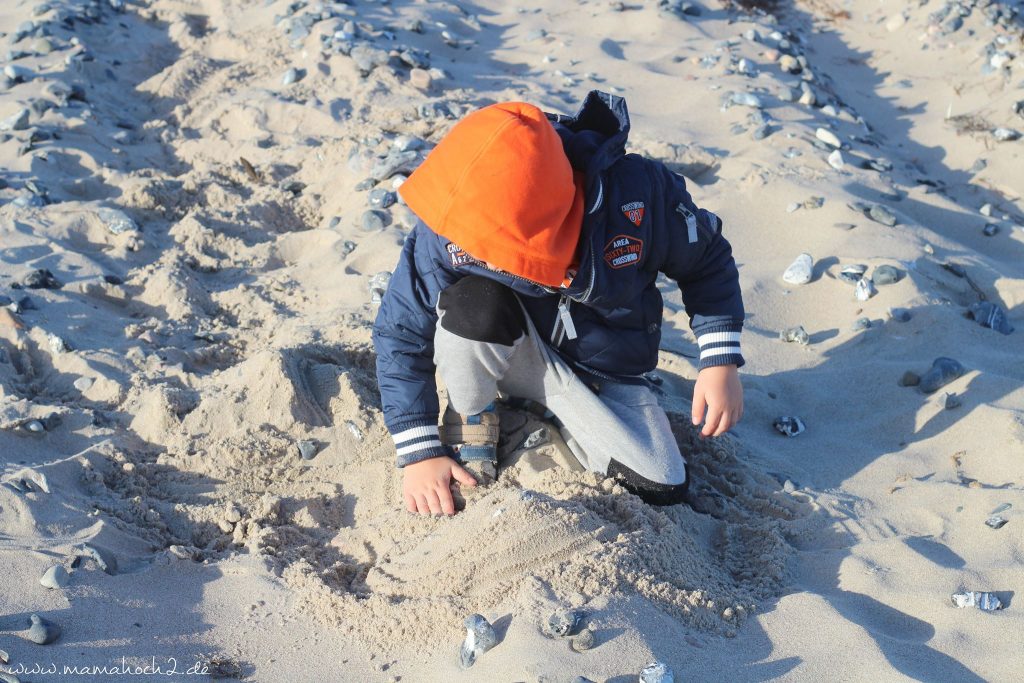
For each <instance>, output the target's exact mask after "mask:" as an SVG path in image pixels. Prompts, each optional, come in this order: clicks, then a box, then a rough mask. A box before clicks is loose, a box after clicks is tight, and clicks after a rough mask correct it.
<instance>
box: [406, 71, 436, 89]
mask: <svg viewBox="0 0 1024 683" xmlns="http://www.w3.org/2000/svg"><path fill="white" fill-rule="evenodd" d="M430 84H431V78H430V72H429V71H427V70H426V69H412V70H410V71H409V85H411V86H412V87H414V88H418V89H420V90H429V89H430Z"/></svg>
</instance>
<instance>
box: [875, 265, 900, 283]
mask: <svg viewBox="0 0 1024 683" xmlns="http://www.w3.org/2000/svg"><path fill="white" fill-rule="evenodd" d="M871 281H872V282H874V283H875V284H876V285H891V284H893V283H894V282H899V281H900V271H899V269H897V268H895V267H894V266H889V265H881V266H878V267H876V268H875V272H873V273H872V274H871Z"/></svg>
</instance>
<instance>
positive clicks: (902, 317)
mask: <svg viewBox="0 0 1024 683" xmlns="http://www.w3.org/2000/svg"><path fill="white" fill-rule="evenodd" d="M911 317H912V316H911V314H910V311H908V310H907V309H905V308H895V307H894V308H890V309H889V318H891V319H892V320H894V321H896V322H898V323H906V322H910V318H911Z"/></svg>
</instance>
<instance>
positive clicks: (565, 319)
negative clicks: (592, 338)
mask: <svg viewBox="0 0 1024 683" xmlns="http://www.w3.org/2000/svg"><path fill="white" fill-rule="evenodd" d="M558 317H559V318H561V320H562V327H564V328H565V336H566V337H568V338H569V339H570V340H571V339H575V338H576V325H575V324H573V322H572V316H571V315H569V304H568V302H567V301H566V299H564V298H563V299H562V300H561V301H560V302H558Z"/></svg>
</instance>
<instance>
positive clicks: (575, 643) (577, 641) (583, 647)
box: [569, 628, 594, 652]
mask: <svg viewBox="0 0 1024 683" xmlns="http://www.w3.org/2000/svg"><path fill="white" fill-rule="evenodd" d="M569 647H571V648H572V649H573V650H575V651H576V652H585V651H587V650H589V649H590V648H592V647H594V631H593V630H591V629H589V628H585V629H583V630H582V631H580V632H579V635H577V636H576V637H575V638H573V639H572V640H570V641H569Z"/></svg>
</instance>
